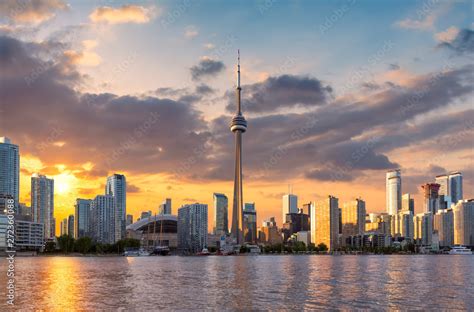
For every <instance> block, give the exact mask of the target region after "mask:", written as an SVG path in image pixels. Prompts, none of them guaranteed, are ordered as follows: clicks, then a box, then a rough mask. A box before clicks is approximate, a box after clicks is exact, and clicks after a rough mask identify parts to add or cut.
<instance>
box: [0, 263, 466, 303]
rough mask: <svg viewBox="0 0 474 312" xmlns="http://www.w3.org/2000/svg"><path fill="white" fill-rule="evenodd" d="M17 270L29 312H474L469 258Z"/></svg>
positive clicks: (23, 266)
mask: <svg viewBox="0 0 474 312" xmlns="http://www.w3.org/2000/svg"><path fill="white" fill-rule="evenodd" d="M0 270H2V271H3V272H5V270H6V261H5V260H4V259H2V260H0ZM16 272H17V277H18V280H17V283H16V287H17V290H18V291H17V296H18V297H17V300H16V303H17V306H16V308H17V309H25V310H37V309H42V310H46V311H64V310H69V311H74V310H80V311H95V310H123V311H128V310H139V311H141V310H156V309H174V310H183V309H188V310H189V309H194V310H202V309H219V310H220V309H227V310H250V309H253V310H255V309H258V310H268V309H272V310H274V309H285V310H302V309H307V310H312V309H317V308H329V309H335V308H339V309H354V308H356V309H376V310H380V309H402V310H403V309H407V308H410V309H420V310H430V309H433V308H437V309H467V310H469V309H472V307H474V299H473V294H474V283H472V280H473V279H474V257H469V256H339V257H332V256H257V257H251V256H249V257H245V256H243V257H140V258H123V257H104V258H73V257H38V258H17V263H16ZM0 283H1V284H0V285H6V276H5V275H4V274H2V275H0ZM1 289H2V290H1V291H2V292H3V295H4V293H5V288H4V287H1ZM4 304H5V303H4V301H2V302H1V303H0V310H5V309H4V306H2V305H4Z"/></svg>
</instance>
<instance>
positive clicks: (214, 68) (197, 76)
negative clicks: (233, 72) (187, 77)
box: [190, 58, 225, 80]
mask: <svg viewBox="0 0 474 312" xmlns="http://www.w3.org/2000/svg"><path fill="white" fill-rule="evenodd" d="M224 68H225V65H224V63H222V62H221V61H216V60H213V59H210V58H203V59H201V61H200V62H199V64H197V65H195V66H193V67H191V69H190V71H191V77H192V78H193V80H201V79H203V78H207V77H213V76H216V75H217V74H219V73H221V72H222V71H223V70H224Z"/></svg>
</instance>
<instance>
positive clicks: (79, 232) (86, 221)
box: [74, 198, 92, 238]
mask: <svg viewBox="0 0 474 312" xmlns="http://www.w3.org/2000/svg"><path fill="white" fill-rule="evenodd" d="M91 202H92V200H90V199H82V198H77V199H76V204H75V205H74V210H75V217H74V223H75V225H74V233H75V234H74V236H75V238H81V237H85V236H89V237H90V236H91V235H92V233H91V229H90V209H91Z"/></svg>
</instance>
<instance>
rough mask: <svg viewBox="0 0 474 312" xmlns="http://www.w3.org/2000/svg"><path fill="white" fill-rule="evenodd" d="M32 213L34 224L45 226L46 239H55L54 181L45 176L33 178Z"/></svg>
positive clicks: (35, 175) (34, 176)
mask: <svg viewBox="0 0 474 312" xmlns="http://www.w3.org/2000/svg"><path fill="white" fill-rule="evenodd" d="M31 212H32V217H33V221H34V222H38V223H43V224H44V237H45V238H46V239H49V238H53V237H54V233H55V228H54V226H55V225H54V222H53V218H54V180H53V179H48V178H47V177H46V176H44V175H39V174H36V173H35V174H33V176H32V177H31Z"/></svg>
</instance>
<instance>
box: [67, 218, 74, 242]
mask: <svg viewBox="0 0 474 312" xmlns="http://www.w3.org/2000/svg"><path fill="white" fill-rule="evenodd" d="M67 235H69V236H71V237H74V238H76V236H75V235H76V234H75V232H74V215H69V217H68V218H67Z"/></svg>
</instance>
